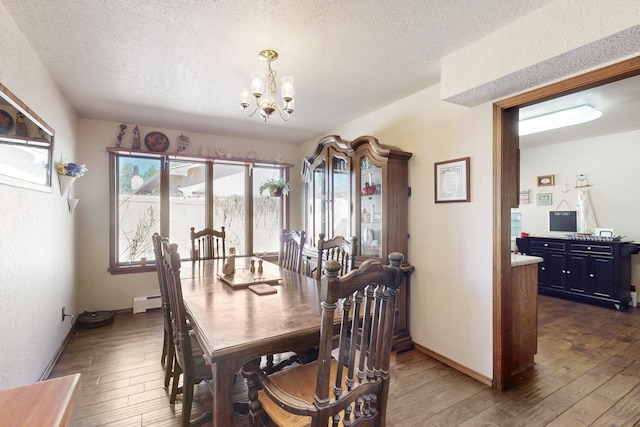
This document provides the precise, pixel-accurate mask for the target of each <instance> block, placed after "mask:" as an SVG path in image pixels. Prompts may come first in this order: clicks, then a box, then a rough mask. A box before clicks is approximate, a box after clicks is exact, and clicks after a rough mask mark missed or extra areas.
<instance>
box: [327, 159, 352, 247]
mask: <svg viewBox="0 0 640 427" xmlns="http://www.w3.org/2000/svg"><path fill="white" fill-rule="evenodd" d="M331 172H332V174H333V179H332V182H333V218H332V219H333V233H332V234H331V235H330V236H327V238H333V237H336V236H342V237H344V238H346V239H348V238H349V237H350V236H351V232H350V228H351V227H350V223H349V220H350V217H351V196H350V195H349V182H350V181H349V178H350V171H349V166H348V164H347V161H346V160H345V159H342V158H340V157H334V158H333V167H332V171H331Z"/></svg>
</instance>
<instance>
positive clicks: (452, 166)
mask: <svg viewBox="0 0 640 427" xmlns="http://www.w3.org/2000/svg"><path fill="white" fill-rule="evenodd" d="M469 160H470V157H463V158H460V159H454V160H447V161H443V162H437V163H435V186H436V188H435V202H436V203H448V202H468V201H469V186H470V185H469V184H470V178H469Z"/></svg>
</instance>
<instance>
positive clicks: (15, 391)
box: [0, 374, 80, 427]
mask: <svg viewBox="0 0 640 427" xmlns="http://www.w3.org/2000/svg"><path fill="white" fill-rule="evenodd" d="M79 382H80V374H74V375H68V376H66V377H60V378H54V379H51V380H47V381H42V382H39V383H35V384H29V385H25V386H21V387H14V388H10V389H6V390H0V425H1V426H4V427H32V426H38V427H59V426H60V427H61V426H66V425H67V424H68V423H69V421H70V420H71V412H72V410H73V408H74V405H75V400H76V397H77V393H78V387H79V386H78V384H79Z"/></svg>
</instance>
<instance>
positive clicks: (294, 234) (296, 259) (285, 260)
mask: <svg viewBox="0 0 640 427" xmlns="http://www.w3.org/2000/svg"><path fill="white" fill-rule="evenodd" d="M304 243H305V232H304V230H301V231H295V230H294V231H290V232H287V231H286V230H284V229H283V230H281V231H280V251H279V252H278V265H280V267H282V268H286V269H287V270H291V271H295V272H296V273H300V272H301V270H302V248H303V247H304Z"/></svg>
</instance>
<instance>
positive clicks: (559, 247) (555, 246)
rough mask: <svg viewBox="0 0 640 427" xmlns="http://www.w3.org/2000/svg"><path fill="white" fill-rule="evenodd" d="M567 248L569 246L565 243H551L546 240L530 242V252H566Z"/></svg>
mask: <svg viewBox="0 0 640 427" xmlns="http://www.w3.org/2000/svg"><path fill="white" fill-rule="evenodd" d="M566 246H567V244H566V243H565V242H549V241H546V240H532V241H530V242H529V250H532V249H543V250H554V251H564V250H566Z"/></svg>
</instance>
